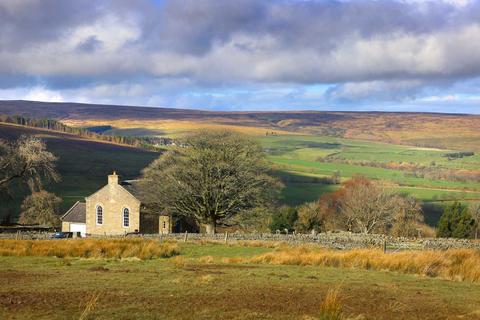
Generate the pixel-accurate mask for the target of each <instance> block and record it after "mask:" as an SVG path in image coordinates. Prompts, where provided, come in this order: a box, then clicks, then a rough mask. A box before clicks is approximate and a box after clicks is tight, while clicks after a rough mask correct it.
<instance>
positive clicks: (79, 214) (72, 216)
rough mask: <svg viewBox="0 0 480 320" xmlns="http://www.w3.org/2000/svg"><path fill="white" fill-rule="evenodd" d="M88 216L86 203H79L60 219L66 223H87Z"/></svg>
mask: <svg viewBox="0 0 480 320" xmlns="http://www.w3.org/2000/svg"><path fill="white" fill-rule="evenodd" d="M86 216H87V207H86V204H85V202H80V201H77V202H75V204H74V205H73V206H72V207H71V208H70V209H68V211H67V212H66V213H65V214H64V215H63V216H62V217H61V218H60V220H62V221H65V222H76V223H85V222H86Z"/></svg>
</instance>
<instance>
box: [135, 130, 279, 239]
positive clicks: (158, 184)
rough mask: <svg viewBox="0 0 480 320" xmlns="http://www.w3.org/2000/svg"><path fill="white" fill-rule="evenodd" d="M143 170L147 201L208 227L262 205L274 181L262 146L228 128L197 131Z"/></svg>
mask: <svg viewBox="0 0 480 320" xmlns="http://www.w3.org/2000/svg"><path fill="white" fill-rule="evenodd" d="M182 146H183V147H181V148H178V149H177V150H175V151H168V152H166V153H164V154H162V155H161V156H160V157H159V158H158V159H157V160H155V161H154V162H153V163H152V164H151V165H150V166H149V167H147V168H146V169H145V170H144V171H143V179H142V183H141V189H142V190H143V193H144V197H145V199H146V202H147V205H149V206H150V207H152V206H153V207H155V208H156V209H157V210H163V211H165V212H168V213H171V214H175V215H187V216H191V217H194V218H195V219H196V220H197V221H198V222H199V223H201V224H204V225H205V227H206V231H207V233H214V232H215V228H216V226H217V225H219V224H225V223H228V222H229V221H231V218H232V217H233V216H235V215H237V214H239V213H240V212H245V211H247V210H251V209H253V208H259V207H264V206H267V205H269V204H270V203H271V201H272V199H273V198H274V197H275V195H276V194H277V192H278V190H279V187H280V183H279V182H278V180H277V179H275V178H273V177H272V176H271V175H270V166H269V164H268V162H267V161H266V159H265V155H264V152H263V150H262V147H261V146H260V145H259V144H258V143H257V142H255V141H253V140H252V139H250V138H247V137H245V136H242V135H239V134H236V133H233V132H230V131H200V132H198V133H196V134H193V135H190V136H188V137H186V138H185V139H184V141H183V143H182Z"/></svg>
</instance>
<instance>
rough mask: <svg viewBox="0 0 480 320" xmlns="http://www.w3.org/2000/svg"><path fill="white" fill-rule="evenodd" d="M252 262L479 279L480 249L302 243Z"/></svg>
mask: <svg viewBox="0 0 480 320" xmlns="http://www.w3.org/2000/svg"><path fill="white" fill-rule="evenodd" d="M237 261H238V260H237ZM226 262H228V260H226ZM249 262H251V263H267V264H279V265H300V266H328V267H341V268H359V269H367V270H386V271H396V272H402V273H411V274H418V275H422V276H428V277H440V278H442V279H449V280H455V281H471V282H480V251H478V250H474V249H456V250H446V251H433V250H432V251H403V252H397V253H383V252H382V251H381V250H376V249H358V250H348V251H333V250H325V249H317V248H313V247H311V246H300V247H283V248H281V249H280V250H276V251H274V252H268V253H265V254H261V255H258V256H256V257H253V258H251V259H250V260H249Z"/></svg>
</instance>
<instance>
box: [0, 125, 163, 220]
mask: <svg viewBox="0 0 480 320" xmlns="http://www.w3.org/2000/svg"><path fill="white" fill-rule="evenodd" d="M22 134H29V135H31V134H32V135H36V136H38V137H41V138H42V139H43V140H44V141H45V142H46V145H47V149H48V150H49V151H51V152H52V153H53V154H55V155H56V156H57V157H58V158H59V160H58V163H57V168H58V171H59V172H60V174H61V176H62V180H61V181H60V182H59V183H56V184H51V185H49V186H48V190H50V191H52V192H55V193H56V194H57V195H59V196H61V197H62V198H63V199H64V202H63V204H62V210H66V209H67V208H69V207H70V206H71V205H72V204H73V203H74V202H76V201H78V200H81V199H83V198H84V197H85V196H88V195H90V194H92V193H93V192H95V191H97V190H98V189H99V188H100V187H102V186H103V185H105V184H106V183H107V175H108V174H110V173H111V172H112V171H113V170H116V171H117V172H118V173H119V174H120V175H121V176H122V178H123V179H132V178H136V177H137V176H138V175H139V174H140V171H141V170H142V169H143V168H144V167H146V166H147V165H148V164H149V163H150V162H151V161H152V160H153V159H155V158H156V157H158V154H157V153H153V152H147V151H143V150H139V149H135V148H130V147H124V146H118V145H113V144H108V143H102V142H95V141H88V140H81V139H77V138H76V137H74V136H70V135H67V134H60V133H54V132H46V131H42V130H37V129H31V128H24V127H18V126H9V125H4V124H0V138H2V139H8V140H11V139H16V138H18V137H19V136H20V135H22ZM13 194H14V199H13V201H11V202H9V204H8V205H2V206H1V207H0V220H1V217H2V215H3V216H4V215H5V214H7V213H8V212H9V210H11V211H12V212H14V213H15V212H18V208H19V205H20V203H21V201H22V199H23V197H24V194H25V192H24V191H21V190H18V189H16V191H15V192H14V193H13Z"/></svg>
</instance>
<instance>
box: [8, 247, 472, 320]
mask: <svg viewBox="0 0 480 320" xmlns="http://www.w3.org/2000/svg"><path fill="white" fill-rule="evenodd" d="M60 241H62V240H60ZM271 250H274V249H269V248H257V247H241V246H226V245H221V244H203V245H200V244H193V243H186V244H183V243H182V244H181V245H180V256H179V257H177V258H169V259H153V260H147V261H137V260H135V259H127V260H114V259H111V260H106V259H77V258H70V259H65V258H63V259H62V258H55V257H0V279H2V285H1V286H0V318H1V319H6V320H8V319H49V320H54V319H325V318H322V317H321V315H320V305H321V303H322V301H323V300H324V298H325V296H326V293H327V291H328V290H329V289H331V288H338V290H339V299H340V303H341V305H342V310H343V313H344V314H345V316H346V318H348V319H380V320H382V319H399V320H404V319H432V320H433V319H435V320H437V319H471V320H475V319H480V295H478V292H480V284H478V283H469V282H457V281H448V280H441V279H438V278H426V277H421V276H415V275H409V274H400V273H396V272H386V271H373V270H363V269H343V268H331V267H319V266H288V265H269V264H247V263H224V262H222V258H224V257H251V256H254V255H258V254H261V253H264V252H268V251H271ZM202 257H203V258H202ZM179 258H180V260H179ZM328 319H330V318H328Z"/></svg>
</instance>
